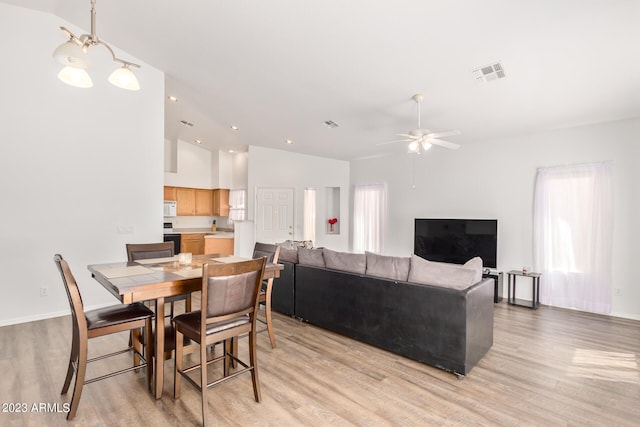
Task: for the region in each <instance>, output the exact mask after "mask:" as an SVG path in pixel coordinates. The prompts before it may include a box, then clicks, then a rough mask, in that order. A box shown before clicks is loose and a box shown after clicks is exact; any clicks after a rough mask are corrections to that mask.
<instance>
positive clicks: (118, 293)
mask: <svg viewBox="0 0 640 427" xmlns="http://www.w3.org/2000/svg"><path fill="white" fill-rule="evenodd" d="M247 259H248V258H242V257H236V256H228V255H224V254H207V255H194V256H193V257H192V258H191V260H190V261H189V262H186V263H184V262H181V261H184V259H180V257H179V255H176V256H173V257H168V258H155V259H143V260H137V261H133V262H127V261H122V262H112V263H106V264H91V265H88V266H87V268H88V270H89V272H91V276H92V277H93V278H94V279H95V280H97V281H98V283H100V284H101V285H102V286H103V287H104V288H105V289H106V290H107V291H109V292H110V293H111V294H112V295H113V296H115V297H116V298H118V299H119V300H120V301H121V302H122V303H123V304H131V303H134V302H141V301H148V300H155V303H156V313H155V342H154V348H155V355H156V357H155V361H154V365H155V366H154V369H153V372H154V387H153V393H154V395H155V398H156V399H160V398H161V397H162V389H163V386H164V357H163V354H164V351H165V349H164V346H165V298H167V297H170V296H173V295H181V294H186V293H191V292H196V291H199V290H201V287H202V266H203V265H204V264H207V263H229V262H240V261H246V260H247ZM282 269H284V266H283V265H282V264H276V263H267V264H266V266H265V270H264V275H263V279H270V278H278V277H280V271H281V270H282Z"/></svg>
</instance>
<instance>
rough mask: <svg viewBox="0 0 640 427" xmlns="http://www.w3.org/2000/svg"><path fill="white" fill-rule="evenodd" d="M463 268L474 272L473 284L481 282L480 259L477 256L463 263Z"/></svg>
mask: <svg viewBox="0 0 640 427" xmlns="http://www.w3.org/2000/svg"><path fill="white" fill-rule="evenodd" d="M463 267H465V268H470V269H471V270H473V271H475V272H476V274H475V276H473V283H478V282H479V281H480V280H482V258H480V257H479V256H477V257H474V258H471V259H470V260H469V261H467V262H465V263H464V265H463Z"/></svg>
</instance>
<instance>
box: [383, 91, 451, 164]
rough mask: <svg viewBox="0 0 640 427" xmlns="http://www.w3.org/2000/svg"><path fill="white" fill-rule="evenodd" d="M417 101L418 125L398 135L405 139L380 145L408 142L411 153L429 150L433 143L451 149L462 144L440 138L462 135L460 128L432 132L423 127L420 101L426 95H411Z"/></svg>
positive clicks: (408, 150)
mask: <svg viewBox="0 0 640 427" xmlns="http://www.w3.org/2000/svg"><path fill="white" fill-rule="evenodd" d="M411 99H413V101H414V102H415V103H416V109H417V116H418V127H417V128H416V129H413V130H410V131H409V132H408V133H399V134H397V135H398V136H403V137H405V139H401V140H398V141H390V142H383V143H382V144H378V145H386V144H393V143H396V142H407V143H408V144H407V152H408V153H409V154H420V153H421V152H423V151H427V150H429V149H430V148H431V147H432V146H433V145H439V146H440V147H444V148H449V149H451V150H457V149H458V148H460V145H458V144H455V143H453V142H449V141H443V140H441V139H438V138H440V137H443V136H453V135H460V131H459V130H449V131H444V132H431V131H430V130H429V129H422V127H421V125H420V103H421V102H422V101H423V100H424V95H422V94H420V93H417V94H415V95H413V96H412V97H411Z"/></svg>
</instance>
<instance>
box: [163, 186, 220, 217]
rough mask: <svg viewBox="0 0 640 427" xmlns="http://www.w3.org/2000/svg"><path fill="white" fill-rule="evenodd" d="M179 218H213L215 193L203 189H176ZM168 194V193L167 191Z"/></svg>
mask: <svg viewBox="0 0 640 427" xmlns="http://www.w3.org/2000/svg"><path fill="white" fill-rule="evenodd" d="M175 190H176V201H177V205H178V206H177V214H178V216H193V215H196V216H212V215H213V201H212V197H213V193H212V191H211V190H205V189H201V188H183V187H176V188H175ZM165 193H166V191H165Z"/></svg>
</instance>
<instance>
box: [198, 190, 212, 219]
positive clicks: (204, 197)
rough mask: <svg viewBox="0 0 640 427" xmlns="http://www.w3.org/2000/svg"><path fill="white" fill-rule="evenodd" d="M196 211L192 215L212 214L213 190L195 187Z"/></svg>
mask: <svg viewBox="0 0 640 427" xmlns="http://www.w3.org/2000/svg"><path fill="white" fill-rule="evenodd" d="M195 193H196V212H195V214H194V215H200V216H211V215H213V192H212V191H211V190H200V189H196V190H195Z"/></svg>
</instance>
